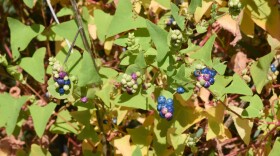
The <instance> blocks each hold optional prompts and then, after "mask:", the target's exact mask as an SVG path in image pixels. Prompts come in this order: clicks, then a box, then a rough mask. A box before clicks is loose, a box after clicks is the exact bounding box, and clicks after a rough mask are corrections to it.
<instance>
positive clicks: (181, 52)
mask: <svg viewBox="0 0 280 156" xmlns="http://www.w3.org/2000/svg"><path fill="white" fill-rule="evenodd" d="M200 48H201V47H200V46H197V45H195V44H193V43H192V42H191V40H188V48H186V49H182V50H180V51H179V53H180V54H187V53H189V52H192V51H194V52H195V51H197V50H199V49H200Z"/></svg>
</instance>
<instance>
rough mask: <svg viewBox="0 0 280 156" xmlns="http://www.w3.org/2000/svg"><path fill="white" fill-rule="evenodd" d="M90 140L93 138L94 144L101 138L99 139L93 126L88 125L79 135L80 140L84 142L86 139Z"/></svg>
mask: <svg viewBox="0 0 280 156" xmlns="http://www.w3.org/2000/svg"><path fill="white" fill-rule="evenodd" d="M88 138H91V140H92V141H94V142H98V141H99V137H98V135H97V133H96V132H95V130H94V128H93V126H92V125H86V126H85V127H84V128H83V130H82V131H81V132H80V134H78V139H79V140H84V139H88Z"/></svg>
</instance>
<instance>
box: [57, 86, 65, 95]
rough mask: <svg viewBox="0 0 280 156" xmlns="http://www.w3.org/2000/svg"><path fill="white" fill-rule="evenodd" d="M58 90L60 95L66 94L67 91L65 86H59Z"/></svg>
mask: <svg viewBox="0 0 280 156" xmlns="http://www.w3.org/2000/svg"><path fill="white" fill-rule="evenodd" d="M58 92H59V94H60V95H62V94H64V93H65V90H64V89H63V87H61V88H59V89H58Z"/></svg>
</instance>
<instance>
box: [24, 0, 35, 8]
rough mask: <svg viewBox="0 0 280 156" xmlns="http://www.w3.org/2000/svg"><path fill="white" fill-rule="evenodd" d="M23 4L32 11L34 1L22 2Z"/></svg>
mask: <svg viewBox="0 0 280 156" xmlns="http://www.w3.org/2000/svg"><path fill="white" fill-rule="evenodd" d="M23 2H24V3H25V5H27V6H28V7H29V8H30V9H32V8H33V7H34V5H35V3H34V2H36V1H34V0H23Z"/></svg>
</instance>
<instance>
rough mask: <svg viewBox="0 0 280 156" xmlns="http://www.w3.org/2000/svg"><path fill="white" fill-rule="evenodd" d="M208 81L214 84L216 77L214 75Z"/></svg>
mask: <svg viewBox="0 0 280 156" xmlns="http://www.w3.org/2000/svg"><path fill="white" fill-rule="evenodd" d="M208 82H209V83H210V84H211V85H212V84H214V83H215V79H214V78H213V77H211V78H210V79H209V81H208Z"/></svg>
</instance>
